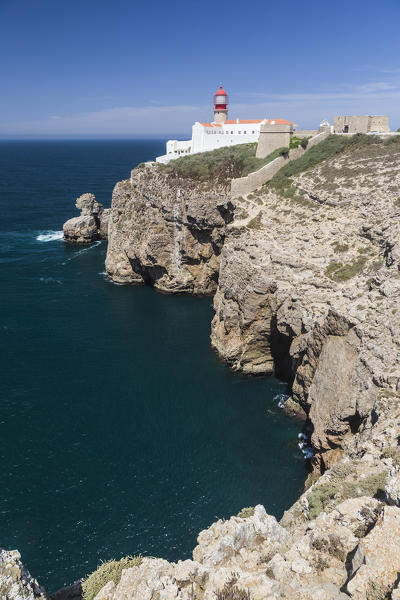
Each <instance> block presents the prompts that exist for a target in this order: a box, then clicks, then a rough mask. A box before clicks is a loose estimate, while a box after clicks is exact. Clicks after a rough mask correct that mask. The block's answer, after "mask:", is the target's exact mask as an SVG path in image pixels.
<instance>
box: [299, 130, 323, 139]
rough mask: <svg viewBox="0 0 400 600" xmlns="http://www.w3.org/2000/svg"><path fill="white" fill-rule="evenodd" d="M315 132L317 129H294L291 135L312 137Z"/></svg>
mask: <svg viewBox="0 0 400 600" xmlns="http://www.w3.org/2000/svg"><path fill="white" fill-rule="evenodd" d="M317 133H318V129H296V130H295V131H293V136H294V137H298V138H304V137H314V135H317Z"/></svg>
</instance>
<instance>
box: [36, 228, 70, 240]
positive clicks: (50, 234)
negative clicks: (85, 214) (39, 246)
mask: <svg viewBox="0 0 400 600" xmlns="http://www.w3.org/2000/svg"><path fill="white" fill-rule="evenodd" d="M62 238H63V232H62V231H44V232H43V233H41V234H39V235H38V236H37V237H36V239H37V241H38V242H54V241H55V240H62Z"/></svg>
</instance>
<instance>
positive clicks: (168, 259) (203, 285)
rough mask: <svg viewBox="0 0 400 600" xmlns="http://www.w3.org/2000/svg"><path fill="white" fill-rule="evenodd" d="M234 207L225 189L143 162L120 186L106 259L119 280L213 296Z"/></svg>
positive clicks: (116, 194)
mask: <svg viewBox="0 0 400 600" xmlns="http://www.w3.org/2000/svg"><path fill="white" fill-rule="evenodd" d="M232 218H233V206H232V204H231V202H230V200H229V199H228V198H227V197H226V195H225V194H224V193H223V192H222V190H219V191H218V189H216V190H213V189H210V190H209V189H207V190H206V189H203V188H202V187H201V186H200V185H199V184H196V183H194V182H193V181H191V180H181V179H175V178H171V177H169V176H168V175H166V174H165V173H164V172H163V171H162V170H160V169H159V168H158V167H157V166H155V165H142V166H140V167H137V168H136V169H135V170H134V171H132V176H131V178H130V179H128V180H126V181H122V182H120V183H118V184H117V185H116V186H115V189H114V192H113V199H112V207H111V217H110V225H109V241H108V250H107V258H106V270H107V274H108V276H109V277H110V278H111V279H112V280H113V281H116V282H118V283H133V284H143V283H149V284H151V285H153V286H154V287H155V288H157V289H159V290H161V291H164V292H189V293H193V294H206V295H207V294H211V293H213V292H214V291H215V289H216V286H217V280H218V272H219V256H220V252H221V248H222V245H223V242H224V239H225V231H226V225H227V223H229V222H230V220H232Z"/></svg>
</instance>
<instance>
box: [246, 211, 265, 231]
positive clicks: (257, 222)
mask: <svg viewBox="0 0 400 600" xmlns="http://www.w3.org/2000/svg"><path fill="white" fill-rule="evenodd" d="M261 219H262V217H261V212H259V213H258V215H257V216H256V217H254V219H251V221H249V222H248V223H247V227H248V228H249V229H261V227H262V223H261Z"/></svg>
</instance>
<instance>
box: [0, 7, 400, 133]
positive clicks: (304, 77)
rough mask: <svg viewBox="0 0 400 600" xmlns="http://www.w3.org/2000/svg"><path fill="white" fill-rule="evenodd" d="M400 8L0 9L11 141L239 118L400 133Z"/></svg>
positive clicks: (1, 70) (3, 95) (3, 92)
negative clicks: (383, 126) (218, 113)
mask: <svg viewBox="0 0 400 600" xmlns="http://www.w3.org/2000/svg"><path fill="white" fill-rule="evenodd" d="M399 23H400V0H380V1H379V2H378V1H377V0H375V1H372V0H362V1H361V0H335V1H333V0H296V1H294V0H284V1H278V0H249V1H247V2H244V1H243V0H240V1H238V0H231V1H230V2H228V1H226V0H225V2H220V1H218V2H210V1H209V0H202V1H192V0H169V1H166V0H152V1H150V0H141V1H140V2H138V1H137V0H136V1H135V0H0V57H1V58H0V136H1V137H7V136H42V135H44V136H46V135H51V136H61V137H62V136H128V137H129V136H135V135H139V136H143V135H158V134H160V135H166V134H171V133H174V134H177V135H178V134H180V135H185V134H186V135H188V134H190V131H191V125H192V124H193V123H194V122H195V121H210V120H212V97H213V94H214V93H215V91H216V89H217V88H218V85H219V83H220V82H222V83H223V85H224V88H225V89H226V91H227V92H228V94H229V99H230V107H229V111H230V112H229V116H230V118H237V117H239V118H242V119H246V118H260V119H261V118H265V117H268V118H274V117H275V118H279V117H281V118H286V119H289V120H291V121H294V122H295V123H297V124H298V126H299V127H300V128H316V127H317V126H318V124H319V122H320V121H321V120H322V119H328V120H329V121H330V122H332V121H333V117H334V116H335V115H338V114H387V115H389V119H390V126H391V128H392V130H396V129H397V128H398V127H400V35H399Z"/></svg>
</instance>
